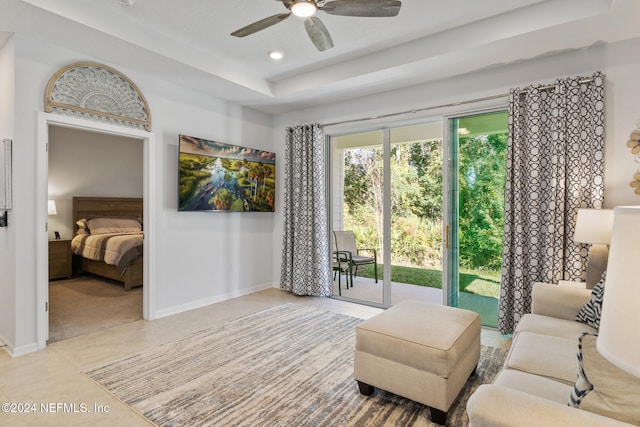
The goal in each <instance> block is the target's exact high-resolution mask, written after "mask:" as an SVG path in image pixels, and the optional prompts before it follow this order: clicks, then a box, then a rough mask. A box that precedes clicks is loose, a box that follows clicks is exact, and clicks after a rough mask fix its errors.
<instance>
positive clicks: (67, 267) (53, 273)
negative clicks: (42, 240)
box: [49, 239, 71, 280]
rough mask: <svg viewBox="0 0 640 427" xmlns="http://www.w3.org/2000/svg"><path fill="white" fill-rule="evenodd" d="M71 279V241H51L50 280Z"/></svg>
mask: <svg viewBox="0 0 640 427" xmlns="http://www.w3.org/2000/svg"><path fill="white" fill-rule="evenodd" d="M62 278H65V279H70V278H71V240H64V239H58V240H49V280H51V279H62Z"/></svg>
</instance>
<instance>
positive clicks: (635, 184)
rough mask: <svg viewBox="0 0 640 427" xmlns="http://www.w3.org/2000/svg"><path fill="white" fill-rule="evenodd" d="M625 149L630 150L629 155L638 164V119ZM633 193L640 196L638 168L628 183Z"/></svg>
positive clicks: (639, 151) (639, 121)
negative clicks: (631, 155)
mask: <svg viewBox="0 0 640 427" xmlns="http://www.w3.org/2000/svg"><path fill="white" fill-rule="evenodd" d="M627 147H629V148H631V154H633V155H634V159H635V161H636V163H638V164H640V119H638V121H637V122H636V130H634V131H632V132H631V135H629V140H628V141H627ZM629 185H630V186H631V187H632V188H633V191H634V193H636V194H638V195H640V168H639V169H638V171H637V172H636V173H634V174H633V181H631V182H630V183H629Z"/></svg>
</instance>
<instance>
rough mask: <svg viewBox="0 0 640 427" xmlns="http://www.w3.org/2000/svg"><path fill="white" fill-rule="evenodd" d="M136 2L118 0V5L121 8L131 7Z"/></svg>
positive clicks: (132, 0)
mask: <svg viewBox="0 0 640 427" xmlns="http://www.w3.org/2000/svg"><path fill="white" fill-rule="evenodd" d="M135 2H136V0H120V4H121V5H123V6H127V7H131V6H133V4H134V3H135Z"/></svg>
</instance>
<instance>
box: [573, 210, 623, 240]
mask: <svg viewBox="0 0 640 427" xmlns="http://www.w3.org/2000/svg"><path fill="white" fill-rule="evenodd" d="M612 224H613V210H612V209H578V217H577V219H576V229H575V231H574V233H573V241H574V242H576V243H599V244H603V245H608V244H609V241H610V240H611V226H612Z"/></svg>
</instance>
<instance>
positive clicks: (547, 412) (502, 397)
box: [467, 283, 640, 427]
mask: <svg viewBox="0 0 640 427" xmlns="http://www.w3.org/2000/svg"><path fill="white" fill-rule="evenodd" d="M591 294H592V291H591V290H587V289H580V288H576V287H568V286H559V285H550V284H546V283H536V284H535V285H534V287H533V295H532V298H533V303H532V307H531V311H532V313H531V314H526V315H524V316H523V317H522V318H521V319H520V321H519V322H518V325H517V327H516V330H515V332H514V334H513V341H512V345H511V349H510V351H509V354H508V356H507V359H506V361H505V364H504V366H503V369H502V370H501V372H500V373H499V374H498V375H497V377H496V379H495V380H494V382H493V384H485V385H482V386H480V387H479V388H478V389H477V390H476V391H475V392H474V393H473V395H472V396H471V397H470V398H469V401H468V403H467V413H468V415H469V422H470V426H472V427H501V426H518V427H529V426H563V427H566V426H576V427H578V426H580V427H584V426H629V425H634V424H628V423H627V422H623V421H620V419H626V420H629V417H627V416H626V415H624V414H623V416H619V415H620V413H621V412H624V411H626V410H628V409H630V410H631V411H632V412H635V415H634V414H632V415H631V417H632V419H634V418H633V417H634V416H635V417H637V413H638V411H639V407H640V403H638V402H640V400H638V399H639V398H640V397H639V396H638V394H636V395H635V396H625V395H623V397H622V401H621V402H619V405H622V406H623V409H622V410H620V409H619V408H617V407H614V408H612V409H611V410H612V411H614V414H615V415H614V416H615V418H617V419H615V418H613V416H610V414H606V415H602V413H603V412H602V411H600V410H597V411H595V412H593V411H594V410H593V408H583V406H585V405H579V406H578V407H577V408H576V407H574V406H569V402H570V399H571V395H572V392H574V385H575V384H576V379H577V378H578V368H579V366H580V368H582V366H583V361H582V360H581V361H580V363H579V361H578V357H577V355H578V346H579V343H581V349H580V351H581V357H582V359H584V356H582V352H583V348H582V341H583V339H582V338H581V336H582V335H583V333H585V332H586V333H588V334H597V330H596V329H595V328H594V327H591V326H589V325H587V324H585V323H582V322H578V321H576V316H577V314H578V313H579V312H580V310H581V309H582V307H583V306H584V305H585V304H586V303H588V302H589V301H590V300H591ZM604 304H606V301H605V302H604ZM636 327H637V326H636ZM589 336H590V335H589ZM585 338H586V337H585ZM590 339H591V340H592V341H591V342H592V344H591V347H592V350H591V351H592V353H594V352H595V353H597V350H595V338H593V337H591V338H590ZM598 356H599V355H598ZM607 364H608V362H607V361H606V360H605V359H604V358H600V359H598V360H597V364H596V366H597V369H600V366H602V367H604V366H605V365H607ZM592 366H593V365H592ZM610 366H611V367H612V368H611V369H613V370H615V369H617V368H615V367H613V365H610ZM590 369H591V368H590ZM584 370H585V371H586V365H585V369H584ZM620 372H622V371H620ZM606 375H609V374H608V373H606ZM606 375H605V376H606ZM622 375H628V374H626V373H622ZM607 381H609V380H607ZM625 381H627V379H626V378H625ZM630 381H631V386H630V389H629V387H627V385H626V383H625V384H623V385H621V387H620V393H621V394H623V393H626V394H629V393H634V392H637V391H638V390H640V389H639V388H638V385H639V384H640V380H638V379H636V378H633V377H631V380H630ZM609 386H611V385H609ZM613 387H614V388H615V389H616V393H618V391H617V384H615V385H614V386H613ZM598 391H600V390H598ZM591 395H592V396H594V395H598V394H597V393H593V392H592V393H591ZM595 397H597V396H595ZM616 398H617V397H616ZM629 398H630V399H631V400H629ZM625 399H626V400H625ZM584 403H586V398H585V400H584ZM615 411H619V412H618V413H616V412H615ZM605 412H606V411H605ZM635 419H637V418H635ZM633 422H636V421H633Z"/></svg>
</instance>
